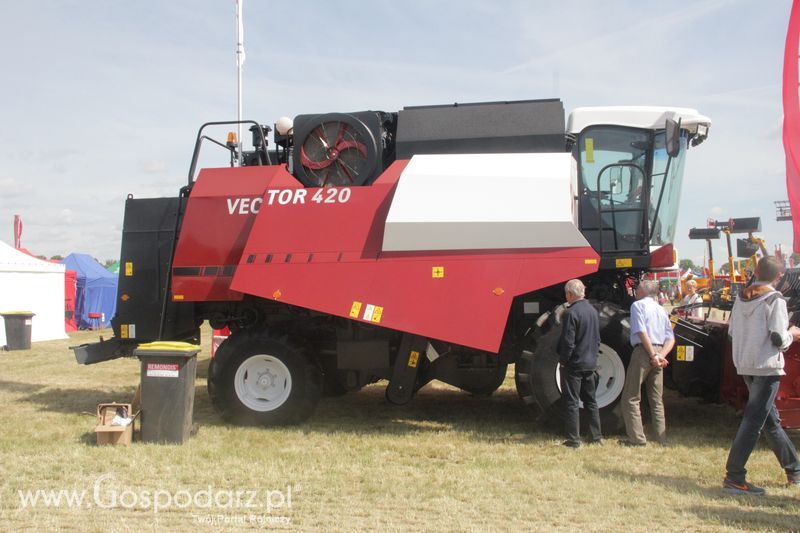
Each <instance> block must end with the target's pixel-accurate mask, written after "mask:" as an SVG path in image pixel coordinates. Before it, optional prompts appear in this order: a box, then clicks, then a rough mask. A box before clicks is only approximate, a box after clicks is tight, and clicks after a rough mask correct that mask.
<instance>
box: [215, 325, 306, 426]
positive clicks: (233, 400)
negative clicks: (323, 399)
mask: <svg viewBox="0 0 800 533" xmlns="http://www.w3.org/2000/svg"><path fill="white" fill-rule="evenodd" d="M321 391H322V386H321V373H320V370H319V367H318V366H317V365H316V364H314V363H313V362H312V361H311V360H309V359H308V357H307V356H306V355H305V354H304V353H303V352H302V350H300V349H299V348H297V347H296V346H293V345H292V344H291V343H289V342H287V341H286V340H284V339H276V338H274V337H272V336H270V335H269V334H268V333H267V332H266V331H263V330H262V331H250V330H240V331H237V332H235V333H233V334H232V335H231V336H230V337H228V339H226V340H225V341H224V342H223V343H222V344H221V345H220V347H219V349H218V350H217V352H216V354H215V356H214V359H212V361H211V365H210V366H209V370H208V393H209V396H210V398H211V402H212V404H213V405H214V407H215V408H216V409H217V410H218V411H219V412H220V413H221V414H222V416H223V418H225V419H226V420H230V421H234V422H239V423H255V424H261V425H268V426H272V425H286V424H297V423H300V422H303V421H305V420H306V419H308V417H310V416H311V414H312V413H313V412H314V409H315V408H316V406H317V403H318V402H319V398H320V394H321Z"/></svg>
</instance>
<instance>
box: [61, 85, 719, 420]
mask: <svg viewBox="0 0 800 533" xmlns="http://www.w3.org/2000/svg"><path fill="white" fill-rule="evenodd" d="M709 125H710V121H709V120H708V119H707V118H706V117H703V116H702V115H699V114H698V113H697V112H696V111H694V110H691V109H683V108H678V109H668V108H644V107H638V108H632V107H627V108H582V109H578V110H576V111H574V112H573V114H571V115H570V119H569V123H568V125H567V127H566V128H565V124H564V112H563V107H562V105H561V102H560V101H558V100H541V101H525V102H495V103H486V104H468V105H463V104H462V105H449V106H430V107H416V108H406V109H404V110H402V111H400V112H398V113H383V112H374V111H365V112H358V113H331V114H323V115H301V116H298V117H296V118H295V120H294V123H293V131H292V130H289V128H287V127H285V124H284V125H283V127H278V128H276V130H281V131H276V135H275V138H274V142H275V146H276V149H275V150H273V151H270V150H268V149H267V146H266V142H261V141H262V139H261V137H260V135H261V132H264V131H266V129H265V128H260V127H258V126H256V127H255V128H253V130H254V137H255V140H256V141H257V142H255V143H254V145H255V146H257V148H256V150H254V151H253V152H250V153H248V154H246V156H245V161H246V162H247V163H249V165H248V166H243V167H233V168H220V169H204V170H202V171H201V172H200V173H199V175H198V176H197V179H196V180H194V168H192V170H191V171H190V178H189V183H188V185H187V186H186V187H184V188H183V189H182V193H181V195H180V197H179V198H178V199H156V200H133V199H131V200H129V203H128V206H127V210H126V218H125V224H126V226H125V229H124V235H123V245H122V260H121V263H122V265H123V267H122V269H121V273H123V276H122V280H123V281H121V283H120V303H119V306H118V313H117V317H115V319H114V322H113V324H114V329H115V336H116V337H115V339H113V340H112V341H107V342H106V343H104V344H105V346H103V345H91V346H85V347H81V348H80V349H79V350H77V351H76V355H78V356H79V360H80V359H81V358H82V359H83V360H84V362H95V361H99V360H104V359H107V358H110V357H113V356H115V355H118V354H120V353H124V352H125V351H126V350H127V349H128V347H129V346H132V345H135V344H136V343H139V342H147V341H152V340H155V339H164V340H166V339H170V340H179V339H187V338H191V337H192V336H194V335H196V334H197V327H198V326H199V324H200V323H201V321H202V320H209V321H210V322H211V324H212V326H213V327H215V328H222V327H229V328H230V330H231V332H232V333H231V336H230V337H229V338H228V339H227V340H226V341H224V342H223V343H222V345H221V346H220V348H219V350H218V351H217V352H216V354H215V356H214V358H213V360H212V363H211V366H210V369H209V392H210V395H211V399H212V401H213V402H214V404H215V405H216V406H217V407H218V408H219V410H220V411H221V412H222V413H223V414H225V415H226V416H229V417H231V418H239V417H241V418H244V419H248V420H253V419H255V420H257V421H259V422H263V423H288V422H297V421H300V420H302V419H304V418H306V417H307V416H309V415H310V414H311V412H312V411H313V408H314V406H315V405H316V403H317V401H318V399H319V396H320V394H321V392H322V391H323V389H324V391H325V392H326V393H329V394H340V393H344V392H347V391H351V390H357V389H358V388H360V387H362V386H364V385H366V384H369V383H372V382H375V381H377V380H380V379H386V380H388V382H389V384H388V386H387V390H386V396H387V399H388V400H389V401H391V402H393V403H397V404H403V403H406V402H408V401H409V400H410V399H411V398H412V397H413V395H414V393H415V392H416V391H417V390H419V388H421V387H422V386H424V385H425V384H427V383H429V382H430V381H431V380H434V379H438V380H441V381H444V382H447V383H449V384H452V385H454V386H456V387H459V388H461V389H463V390H465V391H468V392H471V393H473V394H491V393H492V392H493V391H494V390H495V389H497V388H498V387H499V386H500V384H501V383H502V382H503V379H504V378H505V375H506V368H507V365H508V364H514V363H515V364H516V383H517V389H518V391H519V394H520V396H521V398H522V399H523V401H525V403H527V404H529V405H531V406H532V407H534V408H535V409H536V410H537V412H539V413H541V414H548V413H550V412H551V411H552V408H553V405H554V404H555V402H556V401H557V399H558V396H559V395H560V393H559V391H558V377H557V358H556V357H555V353H554V350H553V348H554V343H555V339H556V338H557V333H558V329H559V328H557V327H554V326H556V325H558V317H559V316H560V311H561V310H562V309H563V306H562V305H561V304H562V303H563V300H564V297H563V284H564V282H566V281H567V280H568V279H571V278H582V279H583V280H584V282H585V283H586V285H587V287H588V291H587V295H588V297H589V298H591V299H592V300H593V302H594V303H595V305H596V306H597V307H598V308H599V309H600V310H601V316H602V320H603V332H602V335H603V343H604V344H603V352H602V359H601V377H602V379H601V384H600V387H599V396H600V397H599V398H598V400H599V403H600V406H601V407H602V408H603V411H604V413H605V414H606V416H607V418H609V417H616V414H615V413H616V409H615V407H616V404H617V402H618V398H619V394H620V393H621V388H622V382H623V381H624V368H625V365H626V364H627V358H628V356H629V352H630V348H629V347H627V343H628V340H627V337H626V335H625V331H626V328H627V322H626V320H625V317H626V312H627V308H628V306H629V303H630V297H629V293H628V288H629V286H630V282H631V281H634V282H635V280H637V279H638V278H639V276H640V275H641V274H642V273H643V272H645V271H647V270H649V269H652V268H661V267H665V266H670V265H672V264H674V263H675V262H676V260H675V257H674V252H673V248H672V239H673V236H674V231H675V219H676V216H677V207H678V205H677V204H678V201H679V198H680V190H681V180H682V173H683V166H684V157H685V153H686V150H687V149H688V147H689V145H690V144H698V143H699V142H701V141H702V140H703V139H705V137H706V135H707V132H708V127H709ZM278 126H281V124H279V125H278ZM201 132H202V130H201ZM201 139H202V135H200V134H199V135H198V143H197V147H196V150H195V156H194V158H193V161H196V160H197V150H198V148H199V144H200V140H201ZM193 167H194V164H193ZM137 202H142V204H141V206H139V205H137ZM146 210H155V211H157V212H158V213H157V214H158V216H155V217H150V221H149V222H147V223H146V224H147V225H148V226H147V227H146V228H143V227H141V226H142V224H144V223H143V222H141V221H140V220H139V218H140V215H141V212H142V211H146ZM129 227H130V228H131V230H130V231H129ZM134 228H135V229H134ZM137 240H138V241H142V242H141V243H140V244H134V243H135V242H138V241H137ZM147 240H149V241H151V242H150V245H149V246H146V245H145V244H144V241H147ZM173 249H174V252H173V251H172V250H173ZM154 250H158V251H157V255H156V257H153V255H154ZM129 264H130V265H131V266H130V275H128V271H127V270H126V269H127V268H128V265H129ZM137 264H139V265H141V266H140V268H138V269H137V266H136V265H137ZM137 276H139V278H138V279H137ZM145 287H146V288H145ZM615 420H616V418H615ZM616 422H618V420H617V421H616Z"/></svg>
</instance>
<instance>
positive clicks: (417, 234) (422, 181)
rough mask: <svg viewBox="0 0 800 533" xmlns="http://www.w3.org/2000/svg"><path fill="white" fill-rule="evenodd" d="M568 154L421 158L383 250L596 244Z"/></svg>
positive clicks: (398, 196) (413, 165) (407, 176)
mask: <svg viewBox="0 0 800 533" xmlns="http://www.w3.org/2000/svg"><path fill="white" fill-rule="evenodd" d="M573 172H574V165H573V162H572V157H571V155H570V154H567V153H557V154H462V155H418V156H414V157H413V158H412V159H411V162H410V163H409V164H408V166H407V167H406V169H405V170H404V171H403V173H402V175H401V177H400V180H399V182H398V185H397V189H396V191H395V195H394V198H393V200H392V205H391V207H390V209H389V214H388V216H387V218H386V225H385V233H384V241H383V250H384V251H413V250H478V249H503V248H510V249H515V248H553V247H577V246H588V243H587V242H586V240H585V239H584V238H583V235H581V233H580V232H579V231H578V229H577V227H576V225H575V221H574V217H575V214H574V204H575V202H574V198H573V196H574V193H573V192H572V187H573V183H574V180H573V179H572V173H573Z"/></svg>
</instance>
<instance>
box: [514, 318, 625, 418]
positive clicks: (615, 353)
mask: <svg viewBox="0 0 800 533" xmlns="http://www.w3.org/2000/svg"><path fill="white" fill-rule="evenodd" d="M592 305H594V307H595V309H597V311H598V313H599V315H600V340H601V344H600V354H599V356H598V360H597V373H598V374H599V378H600V379H599V382H598V384H597V395H596V398H597V405H598V407H599V408H600V418H601V424H602V426H603V431H604V432H606V433H613V432H617V431H620V430H621V429H623V428H624V422H623V420H622V413H621V411H620V406H619V400H620V397H621V395H622V388H623V386H624V385H625V369H626V368H627V366H628V361H629V360H630V355H631V351H632V348H631V345H630V340H629V336H630V324H629V322H628V320H627V316H628V314H627V313H626V312H624V311H623V310H622V309H621V308H620V307H619V306H617V305H614V304H609V303H600V302H592ZM559 316H560V313H558V312H557V311H556V312H553V313H551V316H550V317H549V319H548V320H547V321H546V322H545V323H544V324H543V325H542V327H540V328H539V329H538V330H537V331H536V332H534V334H533V336H532V337H531V338H530V339H529V340H528V342H527V343H526V346H525V348H524V349H523V351H522V354H521V356H520V358H519V360H518V361H517V364H516V371H515V381H516V385H517V394H518V395H519V397H520V398H521V399H522V401H523V402H524V403H525V404H526V405H528V406H529V407H531V408H532V409H533V411H534V412H535V413H536V415H537V416H538V417H539V419H540V420H547V421H551V422H554V421H556V420H558V419H559V417H560V415H561V412H560V405H561V401H560V400H561V380H560V372H559V366H558V354H557V353H556V346H557V344H558V339H559V336H560V335H561V324H560V320H558V319H557V317H559ZM585 419H586V417H585V416H582V417H581V420H582V421H583V420H585Z"/></svg>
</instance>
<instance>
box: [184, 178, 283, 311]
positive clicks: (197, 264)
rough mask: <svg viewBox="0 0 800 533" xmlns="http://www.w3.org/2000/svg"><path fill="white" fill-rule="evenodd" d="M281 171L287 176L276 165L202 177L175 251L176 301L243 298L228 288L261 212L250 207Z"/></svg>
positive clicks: (195, 186)
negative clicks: (256, 218)
mask: <svg viewBox="0 0 800 533" xmlns="http://www.w3.org/2000/svg"><path fill="white" fill-rule="evenodd" d="M281 172H282V173H283V174H286V172H285V171H284V170H283V168H282V167H276V166H264V167H242V168H236V169H230V168H212V169H204V170H202V171H201V172H200V174H199V176H198V177H197V182H196V183H195V184H194V186H193V188H192V193H191V196H190V198H189V203H188V205H187V207H186V213H185V215H184V219H183V225H182V227H181V232H180V236H179V238H178V245H177V248H176V249H175V259H174V262H173V273H174V272H175V270H174V269H178V270H177V272H178V274H175V275H173V278H172V298H173V299H174V300H183V301H194V302H197V301H224V300H241V299H242V294H241V293H238V292H234V291H231V290H230V283H231V280H232V276H233V271H234V270H235V268H236V265H238V264H239V260H240V259H241V256H242V249H243V248H244V245H245V242H246V241H247V237H248V236H249V234H250V229H251V227H252V226H253V221H254V220H255V217H256V213H257V211H258V209H259V208H260V206H258V204H259V203H260V200H259V201H258V202H256V207H253V205H252V202H253V199H260V198H261V197H262V195H263V194H264V190H265V189H266V187H267V184H269V183H270V182H271V181H272V180H273V179H274V178H275V175H276V174H278V173H281ZM243 200H244V201H243ZM231 211H233V212H231ZM226 267H227V269H226ZM181 272H191V273H190V274H188V275H187V274H179V273H181Z"/></svg>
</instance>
